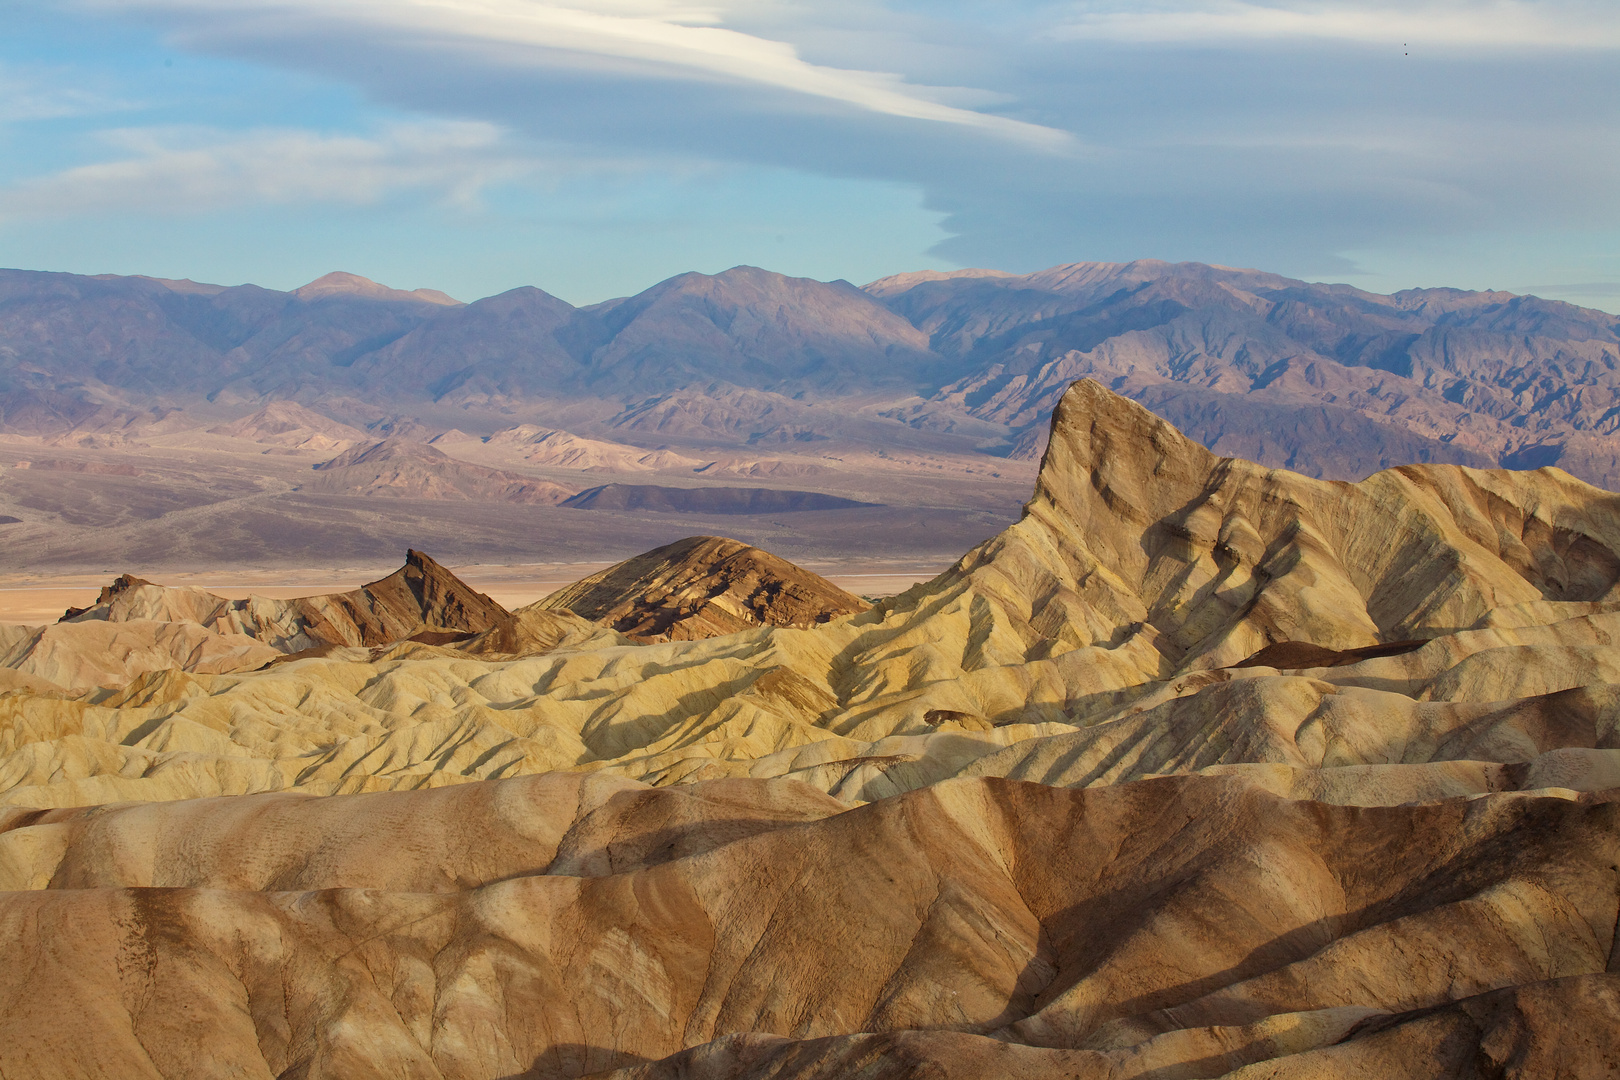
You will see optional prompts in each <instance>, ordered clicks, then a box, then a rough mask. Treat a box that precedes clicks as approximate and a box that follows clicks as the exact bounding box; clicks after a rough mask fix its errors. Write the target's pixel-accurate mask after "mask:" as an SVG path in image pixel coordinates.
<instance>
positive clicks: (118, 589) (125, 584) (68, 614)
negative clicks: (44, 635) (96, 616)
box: [56, 574, 152, 622]
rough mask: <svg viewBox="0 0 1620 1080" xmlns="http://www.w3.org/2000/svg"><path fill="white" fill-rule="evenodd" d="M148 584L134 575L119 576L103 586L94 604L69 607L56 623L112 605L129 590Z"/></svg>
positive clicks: (148, 583)
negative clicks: (96, 608)
mask: <svg viewBox="0 0 1620 1080" xmlns="http://www.w3.org/2000/svg"><path fill="white" fill-rule="evenodd" d="M150 584H152V583H151V582H150V581H147V580H146V579H145V578H138V577H136V576H135V575H134V574H119V575H118V576H117V577H116V578H114V579H113V583H112V584H111V585H103V586H102V587H101V592H100V593H99V594H98V595H97V596H96V602H95V603H94V604H90V605H88V606H86V607H70V608H68V609H67V610H66V611H65V612H63V613H62V617H61V618H60V619H58V620H56V621H57V622H68V621H70V620H72V619H76V618H78V617H79V616H80V615H83V614H84V613H85V612H87V611H90V610H91V609H92V608H95V607H97V606H98V605H101V604H110V603H112V602H113V601H114V600H116V599H118V597H120V596H122V595H123V594H124V593H126V592H128V591H129V590H131V589H137V588H139V587H141V586H142V585H150Z"/></svg>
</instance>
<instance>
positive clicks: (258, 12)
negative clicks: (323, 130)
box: [118, 0, 1075, 151]
mask: <svg viewBox="0 0 1620 1080" xmlns="http://www.w3.org/2000/svg"><path fill="white" fill-rule="evenodd" d="M118 6H119V7H120V8H122V9H124V10H128V9H129V7H131V6H136V5H127V4H120V5H118ZM138 6H139V7H140V8H142V9H144V10H147V11H156V12H162V13H166V14H170V15H174V14H179V15H181V16H182V17H186V18H190V19H193V20H195V22H194V23H193V24H192V26H191V28H190V29H188V30H186V31H185V33H186V34H187V35H188V36H189V37H190V38H191V39H192V40H194V41H206V40H209V39H212V38H217V37H226V38H229V37H231V36H233V35H240V34H244V33H245V34H249V35H252V34H259V33H263V32H265V31H267V30H268V31H272V32H276V31H279V32H285V30H286V29H287V28H288V27H289V26H291V25H293V24H297V23H301V24H304V25H315V26H319V25H331V24H334V23H337V24H346V25H349V26H351V27H358V28H361V29H362V30H363V31H365V32H369V33H371V34H381V35H387V36H389V37H390V38H393V39H398V38H399V37H401V36H408V37H410V38H412V39H413V41H414V43H415V44H416V45H417V46H418V47H428V48H431V49H435V50H440V51H444V50H450V49H457V50H466V49H469V48H471V49H477V50H479V51H481V52H482V53H483V55H484V57H485V58H486V59H487V60H488V61H491V62H494V63H497V64H501V65H503V66H508V67H520V68H521V67H533V68H545V67H552V66H557V65H558V64H559V63H561V62H567V61H572V62H574V63H576V64H577V63H579V62H581V61H584V62H587V63H589V62H592V61H596V62H601V63H605V64H611V65H616V66H617V68H618V69H619V70H620V71H623V69H625V68H626V67H628V68H629V69H630V70H631V72H633V73H638V74H641V75H643V76H650V77H663V78H672V77H673V78H686V79H703V80H709V81H720V82H732V83H737V84H741V85H742V86H745V87H750V86H751V87H757V88H762V89H770V90H777V91H787V92H789V93H793V94H799V95H804V96H806V97H809V98H814V99H820V100H823V101H829V102H836V103H839V104H842V105H846V106H850V107H853V108H855V109H859V110H863V111H866V112H871V113H877V114H880V115H884V116H893V117H900V118H904V119H909V120H918V121H924V122H931V123H939V124H947V125H952V126H955V127H961V128H968V129H972V130H976V131H980V132H983V133H985V134H988V135H992V136H996V137H1000V138H1003V139H1008V140H1013V141H1015V142H1019V143H1022V144H1026V145H1029V146H1034V147H1039V148H1042V149H1045V150H1048V151H1063V150H1065V149H1067V148H1070V147H1071V146H1073V145H1074V144H1075V140H1074V137H1073V136H1072V135H1070V134H1069V133H1067V132H1064V131H1060V130H1057V129H1054V128H1050V127H1043V126H1041V125H1038V124H1032V123H1027V122H1024V121H1021V120H1015V119H1011V118H1008V117H1004V116H998V115H995V114H992V113H984V112H978V111H975V110H973V109H967V108H962V107H960V106H958V105H952V104H949V103H947V101H946V100H943V99H946V98H950V97H953V96H960V95H961V94H962V89H961V88H950V87H927V86H918V85H914V84H910V83H907V82H906V81H905V80H904V79H903V78H902V77H901V76H899V75H894V74H889V73H884V72H876V71H863V70H855V69H849V68H838V67H829V66H823V65H818V64H813V63H810V62H808V61H806V60H805V59H803V58H802V57H801V56H800V55H799V52H798V50H797V48H795V47H794V46H793V45H792V44H789V43H787V42H782V41H774V40H770V39H768V38H764V37H759V36H756V35H753V34H747V33H742V32H740V31H737V30H732V29H727V28H726V27H724V26H722V25H719V24H720V23H721V22H722V21H723V14H722V13H721V12H720V11H719V10H717V9H714V8H705V7H693V6H689V5H682V4H675V3H661V2H658V0H643V2H627V0H617V2H615V0H607V2H586V0H574V2H572V3H570V2H566V0H564V2H537V0H207V2H206V3H205V2H202V0H141V2H140V3H139V4H138Z"/></svg>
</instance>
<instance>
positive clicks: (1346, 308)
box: [0, 260, 1620, 487]
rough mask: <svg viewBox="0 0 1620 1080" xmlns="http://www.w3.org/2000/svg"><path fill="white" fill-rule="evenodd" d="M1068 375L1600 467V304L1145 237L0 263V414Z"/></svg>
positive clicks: (1063, 381) (465, 412) (1314, 447)
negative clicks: (497, 270)
mask: <svg viewBox="0 0 1620 1080" xmlns="http://www.w3.org/2000/svg"><path fill="white" fill-rule="evenodd" d="M323 283H324V284H323ZM1086 377H1089V378H1094V379H1096V380H1098V381H1099V382H1102V383H1103V384H1105V385H1107V386H1108V387H1110V388H1111V389H1113V390H1115V391H1118V392H1121V393H1124V394H1127V395H1128V396H1131V397H1132V398H1134V399H1136V400H1139V401H1142V402H1143V403H1145V404H1148V405H1149V406H1150V407H1152V408H1154V409H1155V410H1157V411H1159V412H1160V413H1161V415H1165V416H1166V417H1168V418H1170V419H1172V420H1173V421H1174V422H1176V423H1177V424H1179V425H1181V426H1182V427H1183V428H1184V429H1185V430H1187V431H1188V432H1189V433H1190V434H1193V435H1194V436H1195V437H1197V438H1198V439H1200V440H1201V441H1203V442H1205V443H1206V445H1210V446H1212V447H1213V448H1215V449H1216V450H1217V451H1219V452H1223V453H1236V454H1245V455H1250V456H1252V457H1254V458H1255V459H1257V460H1259V461H1260V462H1261V463H1262V464H1267V465H1273V466H1287V467H1291V468H1293V469H1294V470H1295V471H1300V472H1304V473H1307V474H1309V475H1315V476H1320V477H1334V478H1343V479H1357V478H1360V477H1362V476H1365V475H1367V474H1368V473H1369V472H1371V471H1376V470H1377V469H1378V468H1381V467H1388V466H1392V465H1397V464H1407V463H1411V462H1429V463H1451V464H1461V465H1470V466H1495V465H1506V466H1512V467H1524V466H1530V467H1535V466H1540V465H1548V464H1560V465H1561V466H1562V467H1564V468H1565V469H1566V471H1570V472H1572V473H1574V474H1576V475H1579V476H1581V477H1582V478H1584V479H1587V480H1589V481H1592V482H1597V483H1602V484H1605V485H1609V486H1611V487H1613V486H1616V485H1620V451H1617V449H1616V443H1615V441H1614V440H1615V439H1616V438H1620V319H1617V318H1616V317H1615V316H1612V315H1609V314H1607V313H1604V312H1601V311H1595V310H1591V309H1584V308H1578V307H1574V306H1572V305H1568V304H1562V303H1557V302H1554V301H1547V300H1542V299H1538V298H1536V297H1533V296H1515V295H1512V294H1508V293H1500V292H1466V291H1462V290H1455V289H1422V290H1408V291H1405V292H1401V293H1396V294H1393V295H1390V296H1380V295H1377V294H1373V293H1368V292H1365V291H1362V290H1358V289H1355V288H1352V287H1350V286H1346V285H1325V284H1314V283H1308V282H1303V281H1296V280H1293V279H1289V278H1284V277H1281V276H1279V275H1276V274H1268V273H1263V272H1260V271H1255V270H1239V269H1233V268H1229V267H1220V266H1206V265H1202V264H1196V263H1177V264H1170V263H1163V262H1156V261H1152V260H1143V261H1138V262H1132V263H1077V264H1073V265H1069V266H1060V267H1053V268H1051V269H1049V270H1045V271H1042V272H1040V273H1036V274H1028V275H1011V274H1004V273H999V272H992V271H961V272H956V273H952V274H937V273H929V274H908V275H899V276H897V277H895V278H889V279H884V280H883V281H880V282H874V283H872V284H871V285H869V286H867V288H866V289H865V290H860V289H856V288H854V287H853V286H850V285H849V284H847V283H844V282H832V283H823V282H816V281H810V280H808V279H802V278H791V277H786V276H783V275H779V274H773V273H770V272H768V271H764V270H760V269H757V268H753V267H735V268H733V269H731V270H727V271H724V272H722V273H720V274H716V275H712V276H711V275H703V274H683V275H680V276H678V277H675V278H671V279H669V280H668V281H665V282H661V283H659V284H658V285H655V286H653V287H652V288H650V289H647V290H645V291H644V292H642V293H640V294H638V295H636V296H633V297H625V298H621V299H616V300H611V301H607V302H605V303H602V304H596V305H592V306H590V307H588V308H578V309H576V308H574V307H572V306H571V305H569V304H567V303H565V302H563V301H562V300H559V299H557V298H556V297H553V296H550V295H548V294H546V293H544V292H542V291H540V290H538V289H533V288H523V289H516V290H513V291H511V292H508V293H505V294H502V295H500V296H495V297H489V298H486V299H484V300H480V301H478V302H476V303H473V304H467V305H457V304H455V303H454V302H450V301H449V300H448V298H446V297H443V296H441V295H438V294H431V293H430V292H429V291H424V290H418V291H416V292H404V291H402V290H395V289H388V288H386V287H383V286H380V285H376V284H375V283H372V282H366V281H364V279H358V278H354V277H353V276H352V275H342V274H337V275H329V276H328V277H327V278H323V279H321V281H320V282H316V283H312V284H311V285H309V286H306V287H304V288H303V289H300V290H296V291H294V292H292V293H277V292H272V291H270V290H264V289H257V288H255V287H252V286H241V287H237V288H229V289H227V288H222V287H220V286H209V285H198V284H196V283H192V282H165V281H158V280H155V279H147V278H81V277H75V276H72V275H60V274H58V275H50V274H30V273H26V272H23V271H6V272H4V274H0V416H3V417H4V418H5V419H4V420H3V423H4V425H5V426H6V428H7V429H8V430H9V431H14V432H25V433H49V434H59V433H70V432H74V431H79V430H84V431H86V432H89V431H91V430H93V429H99V428H103V427H106V426H107V425H109V424H113V425H115V426H116V425H117V424H121V423H122V424H125V425H126V426H127V424H128V423H134V422H136V421H138V420H139V418H140V417H141V415H142V414H143V413H144V411H145V410H148V409H151V408H154V407H160V408H172V407H173V406H175V405H177V404H179V405H184V406H186V407H187V408H188V409H196V410H199V411H201V412H202V413H204V414H206V415H208V416H210V417H211V418H213V419H211V420H210V422H211V423H213V422H217V420H218V419H219V418H220V416H221V412H222V410H225V411H226V412H225V413H224V418H225V419H230V418H231V417H232V416H233V415H234V416H240V414H241V411H250V410H252V409H256V408H262V407H263V406H264V405H265V404H266V403H267V401H270V400H276V399H295V400H299V401H302V402H305V403H311V404H313V403H316V402H319V403H320V406H321V408H323V409H324V410H326V411H328V412H332V413H333V414H334V415H337V416H339V417H340V418H341V419H343V420H344V421H346V422H351V423H357V424H365V425H372V424H381V425H384V426H385V427H386V426H387V425H388V424H390V423H393V424H395V425H396V426H398V428H399V430H405V429H406V428H408V427H409V426H410V422H411V418H413V417H414V418H418V419H424V418H425V422H426V423H427V424H429V425H430V426H433V425H436V426H437V427H438V428H440V429H442V428H443V427H449V426H454V427H457V428H462V429H465V430H471V431H476V432H479V433H487V432H490V431H495V430H499V429H502V428H509V427H511V426H512V425H513V424H514V423H515V422H518V421H522V422H529V421H535V420H539V421H542V422H544V423H546V424H547V425H552V426H560V427H567V428H568V429H569V430H575V431H578V432H580V433H581V434H583V435H585V436H587V437H591V436H600V435H603V434H607V433H609V432H613V433H615V434H614V436H613V437H614V438H621V437H622V438H629V439H645V440H647V441H648V442H649V443H653V444H659V445H662V444H665V443H668V442H672V441H674V442H679V443H681V444H682V445H687V446H692V447H704V448H710V447H715V446H735V445H737V444H739V443H755V442H759V441H766V442H772V443H781V442H794V441H797V440H812V441H813V440H817V439H821V440H828V441H831V442H834V443H850V442H853V443H862V444H869V445H878V446H887V447H894V446H900V447H919V448H925V449H929V450H932V451H935V452H952V453H971V452H974V451H978V450H984V449H990V450H1002V451H1005V450H1014V451H1016V449H1017V447H1018V446H1019V445H1020V440H1021V439H1023V438H1024V437H1025V436H1028V435H1029V433H1030V432H1032V431H1037V430H1039V429H1040V428H1042V427H1043V426H1044V424H1045V421H1046V419H1047V417H1048V416H1049V415H1050V412H1051V410H1052V409H1053V408H1054V407H1055V406H1056V403H1057V401H1058V399H1059V398H1060V397H1061V395H1062V393H1063V391H1064V389H1065V388H1066V387H1067V386H1068V384H1069V383H1070V382H1072V381H1074V380H1075V379H1078V378H1086ZM237 410H240V411H237ZM120 417H121V418H122V419H119V418H120ZM142 422H150V421H142ZM1324 434H1328V435H1331V438H1324V437H1323V436H1324Z"/></svg>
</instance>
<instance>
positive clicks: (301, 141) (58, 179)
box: [0, 122, 528, 217]
mask: <svg viewBox="0 0 1620 1080" xmlns="http://www.w3.org/2000/svg"><path fill="white" fill-rule="evenodd" d="M500 137H501V133H500V131H499V129H497V128H496V127H495V126H494V125H492V124H485V123H469V122H459V123H458V122H448V123H447V122H426V123H409V124H398V125H395V126H393V127H391V128H388V129H386V130H384V131H383V132H381V133H380V134H378V135H376V136H374V137H365V136H357V135H326V134H320V133H317V132H309V131H299V130H283V129H276V130H259V131H247V132H241V133H231V134H228V135H227V134H222V133H220V132H217V131H212V130H207V129H196V128H127V129H121V130H117V131H110V132H104V133H103V134H102V136H101V138H102V139H103V140H104V141H105V142H106V143H107V144H109V146H110V148H111V149H113V150H115V151H118V152H121V156H119V157H117V158H116V159H115V160H111V161H106V162H99V163H96V164H93V165H81V166H79V167H77V168H71V169H66V170H63V171H61V172H57V173H53V174H51V175H48V176H41V177H36V178H33V179H30V180H27V181H24V182H22V183H20V184H17V185H15V186H13V187H10V188H6V189H0V216H21V215H28V216H34V217H38V216H56V215H83V214H95V213H107V212H129V211H134V212H141V213H160V214H190V213H197V212H202V211H210V210H220V209H227V208H233V207H241V206H250V205H254V204H266V203H269V204H287V203H336V204H347V205H364V204H367V203H374V202H377V201H379V200H381V199H383V198H386V197H388V196H389V195H391V194H393V193H395V192H399V191H424V190H425V191H430V192H437V193H438V194H439V197H441V198H442V199H443V200H445V201H447V202H450V203H455V204H459V205H463V206H470V205H473V204H475V203H476V201H477V199H478V195H479V192H480V191H482V190H483V189H484V188H485V187H487V186H488V185H490V184H491V183H496V182H499V181H502V180H506V179H511V178H512V177H514V176H516V175H518V174H520V173H522V172H524V171H526V170H527V168H528V166H526V165H525V164H524V163H523V162H521V161H520V160H518V159H516V158H514V157H512V156H510V155H507V154H505V153H503V152H502V151H501V148H500V145H499V144H500Z"/></svg>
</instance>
